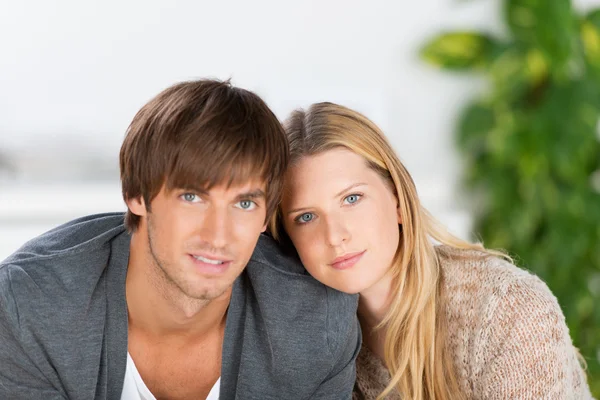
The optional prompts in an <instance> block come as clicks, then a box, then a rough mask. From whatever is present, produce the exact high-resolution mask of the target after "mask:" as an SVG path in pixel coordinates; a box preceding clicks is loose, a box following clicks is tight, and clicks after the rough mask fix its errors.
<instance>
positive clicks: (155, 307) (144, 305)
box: [126, 235, 231, 341]
mask: <svg viewBox="0 0 600 400" xmlns="http://www.w3.org/2000/svg"><path fill="white" fill-rule="evenodd" d="M134 236H135V235H134ZM132 250H133V249H132ZM148 258H150V257H147V256H144V254H139V252H135V251H131V252H130V259H129V266H128V269H127V278H126V296H127V309H128V313H129V318H128V319H129V325H130V329H132V328H133V329H135V330H137V331H138V332H143V333H144V334H145V335H148V336H149V337H156V338H162V339H163V340H168V339H169V338H177V339H178V340H183V341H186V340H198V339H200V340H201V338H202V337H205V336H210V335H211V334H212V333H214V332H215V331H223V330H224V326H225V320H226V314H227V308H228V307H229V301H230V299H231V288H229V289H228V290H227V291H225V292H224V293H223V294H222V295H220V296H219V297H217V298H214V299H211V300H201V299H193V298H190V297H188V296H186V295H185V294H184V293H182V292H181V290H179V288H177V287H176V286H175V285H174V284H173V283H172V282H170V281H168V280H166V279H165V277H164V276H161V275H160V271H159V270H158V268H157V267H156V266H154V265H151V264H149V263H151V262H153V260H149V259H148Z"/></svg>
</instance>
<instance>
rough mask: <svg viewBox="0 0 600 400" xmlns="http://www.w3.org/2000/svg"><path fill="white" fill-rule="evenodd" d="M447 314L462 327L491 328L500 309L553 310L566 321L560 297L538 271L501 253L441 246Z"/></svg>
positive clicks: (528, 312)
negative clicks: (525, 267) (521, 265)
mask: <svg viewBox="0 0 600 400" xmlns="http://www.w3.org/2000/svg"><path fill="white" fill-rule="evenodd" d="M436 251H437V253H438V256H439V260H440V273H441V275H442V282H443V284H442V287H443V293H444V299H445V309H446V314H447V315H448V317H449V320H450V321H453V322H454V325H455V326H454V328H456V329H458V330H459V331H465V330H471V331H473V330H477V329H483V328H486V327H487V328H486V329H488V328H489V324H496V323H498V321H496V320H497V316H498V311H499V310H501V309H502V310H504V309H510V310H513V311H514V312H517V313H520V315H522V316H524V317H525V319H527V318H526V317H527V315H531V316H532V315H534V314H536V313H538V312H543V313H546V314H552V315H554V316H555V318H556V320H557V323H561V324H564V316H563V314H562V310H561V309H560V306H559V304H558V300H557V299H556V297H555V296H554V295H553V294H552V292H551V291H550V289H549V288H548V286H547V285H546V284H545V283H544V282H543V281H542V280H541V279H540V278H539V277H537V276H536V275H534V274H532V273H531V272H529V271H527V270H525V269H522V268H519V267H517V266H516V265H514V264H513V263H511V262H510V261H508V260H506V259H503V258H501V257H499V256H496V255H493V254H489V253H485V252H483V251H477V250H462V249H456V248H451V247H448V246H438V247H436Z"/></svg>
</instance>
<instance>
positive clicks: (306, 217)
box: [296, 213, 315, 224]
mask: <svg viewBox="0 0 600 400" xmlns="http://www.w3.org/2000/svg"><path fill="white" fill-rule="evenodd" d="M314 218H315V216H314V214H312V213H304V214H302V215H300V216H298V217H297V218H296V222H298V223H300V224H306V223H307V222H310V221H312V220H313V219H314Z"/></svg>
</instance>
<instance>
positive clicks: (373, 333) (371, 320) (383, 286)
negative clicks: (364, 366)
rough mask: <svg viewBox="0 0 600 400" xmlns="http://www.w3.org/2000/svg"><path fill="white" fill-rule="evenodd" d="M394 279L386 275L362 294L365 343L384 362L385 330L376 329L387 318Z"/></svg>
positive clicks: (360, 308)
mask: <svg viewBox="0 0 600 400" xmlns="http://www.w3.org/2000/svg"><path fill="white" fill-rule="evenodd" d="M391 291H392V277H391V276H390V274H386V275H384V276H383V277H382V278H381V279H380V280H379V281H378V282H377V283H375V284H374V285H373V286H371V287H369V288H367V289H365V290H364V291H362V292H360V297H359V300H358V320H359V321H360V327H361V330H362V334H363V343H364V344H365V346H367V348H368V349H369V350H371V352H373V353H374V354H375V355H376V356H377V357H378V358H379V359H381V360H382V361H383V360H384V359H385V333H386V330H385V328H380V329H375V328H376V327H377V326H378V325H379V324H380V323H381V321H383V319H384V318H385V316H386V314H387V312H388V310H389V307H390V301H391Z"/></svg>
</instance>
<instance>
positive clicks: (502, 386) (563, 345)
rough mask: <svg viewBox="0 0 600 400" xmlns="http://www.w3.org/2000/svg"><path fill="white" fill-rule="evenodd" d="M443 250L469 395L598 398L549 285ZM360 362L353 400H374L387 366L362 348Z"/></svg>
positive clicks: (452, 340) (455, 355) (452, 339)
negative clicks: (591, 386)
mask: <svg viewBox="0 0 600 400" xmlns="http://www.w3.org/2000/svg"><path fill="white" fill-rule="evenodd" d="M437 252H438V254H439V256H440V260H441V272H442V276H443V283H442V284H443V287H444V291H445V307H444V311H445V313H446V317H447V320H448V339H447V345H448V349H449V351H450V354H451V357H452V359H453V360H454V365H455V371H456V374H457V378H458V381H459V385H460V388H461V391H462V392H463V394H464V396H465V397H466V398H467V399H486V400H496V399H535V400H538V399H560V400H564V399H586V400H587V399H592V395H591V393H590V390H589V387H588V385H587V381H586V377H585V373H584V371H583V369H582V367H581V366H580V364H579V361H578V359H577V350H576V349H575V347H574V346H573V344H572V341H571V338H570V336H569V330H568V328H567V325H566V323H565V317H564V315H563V313H562V311H561V308H560V306H559V304H558V301H557V300H556V297H554V295H553V294H552V293H551V292H550V290H549V289H548V287H547V286H546V284H545V283H544V282H542V281H541V280H540V279H539V278H538V277H536V276H534V275H532V274H531V273H529V272H527V271H525V270H522V269H520V268H517V267H516V266H514V265H512V264H510V263H509V262H507V261H504V260H501V259H499V258H496V257H490V256H484V257H481V256H480V255H481V253H478V252H474V251H464V250H456V249H452V248H449V247H447V246H438V247H437ZM356 365H357V380H356V385H355V389H354V395H353V399H355V400H363V399H364V400H371V399H376V398H377V396H378V395H379V394H380V393H381V392H382V391H383V390H384V389H385V388H386V386H387V384H388V383H389V381H390V374H389V372H388V370H387V369H386V367H385V365H384V363H383V362H382V361H381V360H380V359H379V358H378V357H376V356H375V355H374V354H373V353H372V352H371V351H369V349H368V348H366V347H364V346H363V348H362V350H361V352H360V354H359V356H358V359H357V364H356ZM386 399H390V400H392V399H393V400H396V399H400V396H399V394H398V393H397V392H392V393H391V394H390V395H388V397H386Z"/></svg>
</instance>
